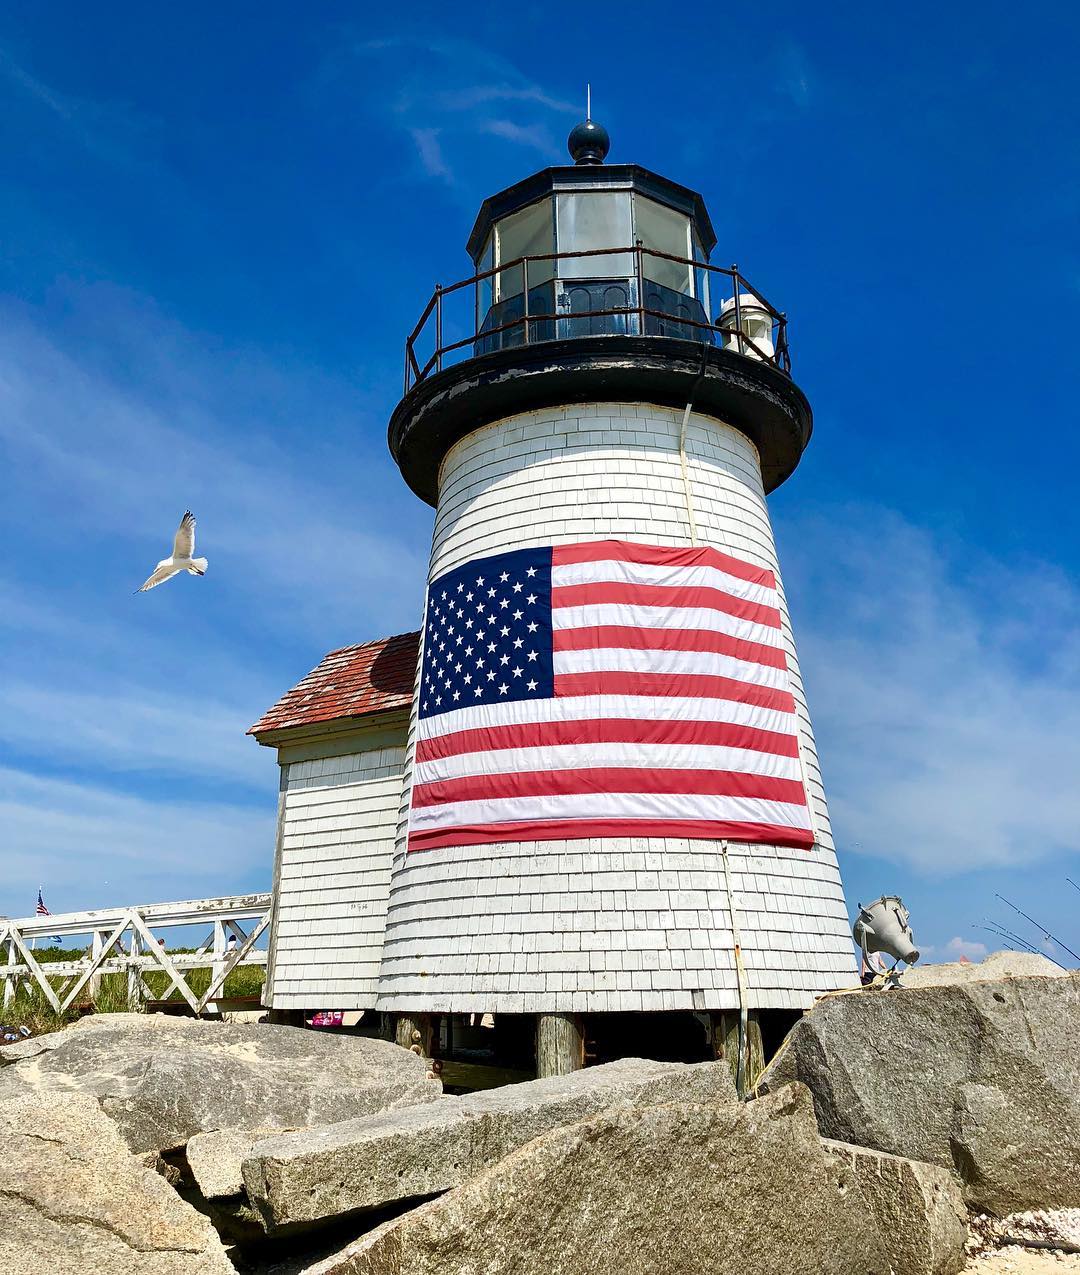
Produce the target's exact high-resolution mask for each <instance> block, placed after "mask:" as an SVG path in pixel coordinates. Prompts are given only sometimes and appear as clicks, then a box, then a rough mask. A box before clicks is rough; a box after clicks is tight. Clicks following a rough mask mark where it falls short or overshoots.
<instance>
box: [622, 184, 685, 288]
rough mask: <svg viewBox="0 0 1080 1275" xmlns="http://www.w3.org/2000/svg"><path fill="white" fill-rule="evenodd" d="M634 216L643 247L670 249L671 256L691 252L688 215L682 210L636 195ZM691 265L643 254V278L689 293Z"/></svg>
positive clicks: (660, 249)
mask: <svg viewBox="0 0 1080 1275" xmlns="http://www.w3.org/2000/svg"><path fill="white" fill-rule="evenodd" d="M634 212H635V216H636V219H637V237H638V238H639V239H640V240H641V242H642V244H643V245H644V246H645V247H646V248H655V249H656V250H657V251H658V252H666V253H670V255H671V256H673V257H684V258H685V257H688V256H689V255H690V252H689V248H690V239H689V231H690V219H689V217H687V216H686V214H685V213H680V212H676V211H675V209H674V208H667V207H665V205H664V204H658V203H656V202H655V201H654V200H652V199H645V198H644V197H643V196H641V195H638V196H637V197H636V198H635V200H634ZM690 271H691V267H690V266H689V265H686V264H684V263H681V262H678V261H667V260H665V259H664V258H663V257H653V256H650V254H649V253H647V252H646V253H645V254H644V258H643V262H642V273H643V274H644V275H645V278H646V279H651V280H652V281H653V282H654V283H659V284H662V285H663V286H664V287H665V288H670V289H671V290H672V291H673V292H683V293H689V292H690V291H691V282H690Z"/></svg>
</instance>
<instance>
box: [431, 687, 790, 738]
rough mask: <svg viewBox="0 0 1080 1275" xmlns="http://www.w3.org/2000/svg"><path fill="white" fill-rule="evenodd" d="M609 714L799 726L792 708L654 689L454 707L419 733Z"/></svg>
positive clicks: (779, 728) (782, 728) (785, 728)
mask: <svg viewBox="0 0 1080 1275" xmlns="http://www.w3.org/2000/svg"><path fill="white" fill-rule="evenodd" d="M608 717H619V718H631V719H634V720H637V721H655V720H657V719H658V718H663V719H670V720H672V721H695V722H726V723H730V724H731V725H733V726H752V727H754V728H755V729H757V730H768V731H776V732H777V733H779V734H784V735H793V734H795V731H796V729H797V725H798V722H797V718H796V716H795V714H794V713H783V712H780V711H779V710H778V709H773V708H758V707H757V706H756V705H754V704H742V703H740V702H738V701H737V700H727V699H708V698H705V697H701V698H698V697H697V696H674V695H672V696H667V697H665V698H664V699H663V701H662V702H660V703H658V701H657V697H656V696H653V695H573V696H567V697H565V698H563V699H542V700H515V701H513V702H511V703H509V704H477V705H476V706H475V707H472V708H453V709H450V710H449V712H446V713H440V714H438V715H437V716H435V717H422V718H421V719H420V722H419V738H420V739H437V738H439V737H440V736H442V735H455V734H457V732H458V731H462V730H482V729H487V728H489V727H492V726H523V725H528V724H529V723H531V722H580V721H593V720H602V719H604V718H608Z"/></svg>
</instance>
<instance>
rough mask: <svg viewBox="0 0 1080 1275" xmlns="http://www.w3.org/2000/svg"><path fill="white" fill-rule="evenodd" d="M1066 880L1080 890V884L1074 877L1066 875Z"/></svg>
mask: <svg viewBox="0 0 1080 1275" xmlns="http://www.w3.org/2000/svg"><path fill="white" fill-rule="evenodd" d="M1065 880H1066V881H1068V883H1069V884H1070V885H1071V886H1072V888H1073V889H1074V890H1080V885H1077V884H1076V882H1075V881H1074V880H1073V879H1072V877H1066V878H1065Z"/></svg>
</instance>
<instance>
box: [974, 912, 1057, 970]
mask: <svg viewBox="0 0 1080 1275" xmlns="http://www.w3.org/2000/svg"><path fill="white" fill-rule="evenodd" d="M986 920H987V921H989V922H990V924H989V925H980V926H978V927H977V928H978V929H980V930H986V932H987V933H988V934H996V935H997V936H998V938H1004V939H1009V940H1011V941H1012V942H1013V943H1019V944H1020V951H1022V952H1030V953H1031V955H1032V956H1041V957H1042V958H1043V959H1044V960H1047V961H1049V962H1050V964H1051V965H1056V966H1057V967H1058V969H1059V970H1064V969H1068V966H1066V965H1062V963H1061V962H1060V961H1056V960H1055V959H1054V958H1053V957H1052V956H1048V955H1047V954H1046V952H1043V951H1041V950H1040V949H1039V948H1037V947H1036V946H1035V945H1034V944H1033V943H1030V942H1028V940H1027V939H1025V938H1023V937H1022V936H1021V935H1019V934H1014V933H1013V932H1012V930H1007V929H1006V928H1005V927H1004V926H1003V925H1002V926H999V925H998V923H997V922H996V921H993V920H991V919H990V917H987V918H986Z"/></svg>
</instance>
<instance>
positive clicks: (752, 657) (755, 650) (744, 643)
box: [552, 624, 788, 669]
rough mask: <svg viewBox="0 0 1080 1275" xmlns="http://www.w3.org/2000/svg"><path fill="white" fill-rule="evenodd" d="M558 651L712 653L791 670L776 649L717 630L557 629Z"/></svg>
mask: <svg viewBox="0 0 1080 1275" xmlns="http://www.w3.org/2000/svg"><path fill="white" fill-rule="evenodd" d="M552 644H553V649H554V650H556V651H593V650H602V649H603V648H605V647H621V648H624V649H627V650H634V651H712V652H714V653H715V654H717V655H730V656H731V657H732V659H735V660H746V661H747V662H748V663H750V664H767V665H768V666H769V667H770V668H782V669H787V666H788V665H787V656H786V655H785V654H784V652H783V651H781V650H779V649H778V648H777V647H775V646H766V645H765V643H764V642H750V641H748V640H747V639H746V638H737V637H732V636H731V635H730V634H729V633H718V632H717V631H716V630H715V629H639V628H636V627H633V626H631V625H627V624H596V625H591V626H589V627H588V628H581V629H556V630H555V631H554V632H553V633H552Z"/></svg>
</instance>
